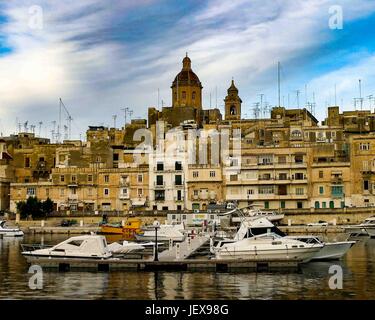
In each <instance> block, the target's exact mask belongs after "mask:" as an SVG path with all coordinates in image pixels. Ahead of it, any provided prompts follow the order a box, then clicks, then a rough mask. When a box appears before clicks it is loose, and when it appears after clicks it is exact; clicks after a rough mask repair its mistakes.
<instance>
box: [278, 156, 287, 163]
mask: <svg viewBox="0 0 375 320" xmlns="http://www.w3.org/2000/svg"><path fill="white" fill-rule="evenodd" d="M278 162H279V163H286V156H279V157H278Z"/></svg>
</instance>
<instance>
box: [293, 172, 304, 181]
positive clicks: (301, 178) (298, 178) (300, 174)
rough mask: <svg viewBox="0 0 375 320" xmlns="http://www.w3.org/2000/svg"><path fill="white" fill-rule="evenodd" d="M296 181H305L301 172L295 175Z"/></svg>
mask: <svg viewBox="0 0 375 320" xmlns="http://www.w3.org/2000/svg"><path fill="white" fill-rule="evenodd" d="M294 179H295V180H303V173H301V172H296V173H295V174H294Z"/></svg>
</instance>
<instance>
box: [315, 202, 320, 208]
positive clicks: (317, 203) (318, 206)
mask: <svg viewBox="0 0 375 320" xmlns="http://www.w3.org/2000/svg"><path fill="white" fill-rule="evenodd" d="M314 207H315V209H319V208H320V204H319V201H315V206H314Z"/></svg>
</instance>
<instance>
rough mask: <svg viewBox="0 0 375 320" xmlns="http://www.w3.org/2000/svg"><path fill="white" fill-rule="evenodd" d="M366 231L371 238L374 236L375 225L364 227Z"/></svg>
mask: <svg viewBox="0 0 375 320" xmlns="http://www.w3.org/2000/svg"><path fill="white" fill-rule="evenodd" d="M366 232H367V234H368V235H369V236H370V237H371V238H375V227H372V228H366Z"/></svg>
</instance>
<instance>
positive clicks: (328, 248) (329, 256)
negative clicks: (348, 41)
mask: <svg viewBox="0 0 375 320" xmlns="http://www.w3.org/2000/svg"><path fill="white" fill-rule="evenodd" d="M355 243H356V242H355V241H342V242H332V243H325V245H324V247H323V248H322V249H321V250H320V251H319V252H317V253H316V254H315V255H314V256H313V258H312V259H311V260H338V259H340V258H342V257H343V256H344V255H345V254H346V253H347V252H348V251H349V249H350V248H351V247H352V246H353V245H354V244H355Z"/></svg>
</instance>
